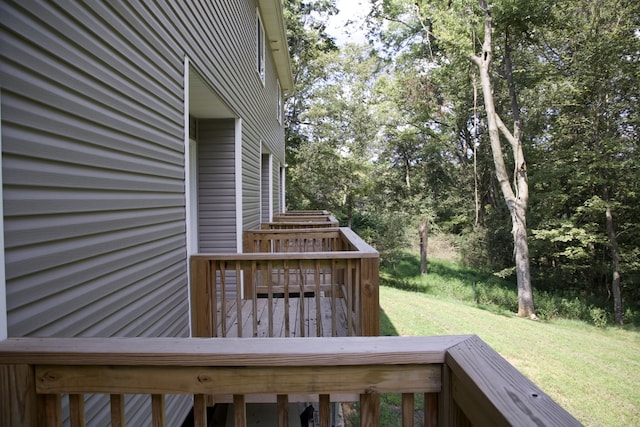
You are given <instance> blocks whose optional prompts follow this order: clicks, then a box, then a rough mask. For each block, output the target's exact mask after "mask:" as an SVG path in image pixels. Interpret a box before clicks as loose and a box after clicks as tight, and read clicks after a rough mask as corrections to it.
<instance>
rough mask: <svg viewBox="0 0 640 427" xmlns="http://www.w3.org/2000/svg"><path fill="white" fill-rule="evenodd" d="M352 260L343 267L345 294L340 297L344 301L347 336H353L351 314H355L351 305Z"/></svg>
mask: <svg viewBox="0 0 640 427" xmlns="http://www.w3.org/2000/svg"><path fill="white" fill-rule="evenodd" d="M352 270H353V260H351V259H349V260H347V266H346V267H345V274H346V276H347V277H346V279H347V292H346V294H345V295H343V296H342V297H343V298H344V299H345V303H346V304H345V305H346V307H347V308H346V310H347V312H346V313H345V314H346V316H347V336H349V337H351V336H354V335H355V333H354V332H353V313H354V312H355V307H354V304H353V302H354V301H353V279H352V278H353V271H352Z"/></svg>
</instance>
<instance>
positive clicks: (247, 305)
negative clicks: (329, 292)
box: [217, 296, 348, 338]
mask: <svg viewBox="0 0 640 427" xmlns="http://www.w3.org/2000/svg"><path fill="white" fill-rule="evenodd" d="M319 298H320V311H321V313H320V316H318V313H317V302H316V297H315V296H311V297H304V298H299V297H289V316H288V317H289V336H291V337H316V336H318V321H320V326H319V330H320V334H319V336H324V337H330V336H339V337H344V336H348V324H347V314H346V305H345V304H344V303H343V302H342V299H341V298H336V299H335V304H336V307H335V309H336V316H337V322H336V331H333V325H332V310H333V307H332V306H333V304H334V301H333V299H332V298H330V297H319ZM272 301H273V319H272V322H273V334H272V335H270V328H269V321H270V319H269V308H268V305H269V299H268V298H258V299H257V300H256V309H257V328H258V329H257V331H254V327H253V301H252V300H241V301H240V304H241V307H240V308H241V310H238V306H237V302H236V300H235V299H233V300H232V299H227V300H226V301H225V302H224V303H223V302H222V301H218V319H222V312H223V309H224V310H225V311H226V312H225V315H224V319H225V322H224V328H225V330H224V331H223V322H220V323H219V324H218V325H217V330H218V335H217V336H219V337H242V338H247V337H260V338H266V337H269V336H273V337H285V336H286V329H287V328H286V325H285V320H286V316H285V299H284V298H273V300H272ZM300 304H304V307H303V310H301V308H300ZM239 311H240V324H241V325H242V328H241V333H240V334H239V333H238V314H239V313H238V312H239ZM303 315H304V318H303V319H304V320H303V321H302V322H301V321H300V319H301V317H302V316H303Z"/></svg>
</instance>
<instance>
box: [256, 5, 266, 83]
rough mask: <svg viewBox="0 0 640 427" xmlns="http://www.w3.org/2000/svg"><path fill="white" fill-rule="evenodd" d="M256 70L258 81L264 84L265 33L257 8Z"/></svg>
mask: <svg viewBox="0 0 640 427" xmlns="http://www.w3.org/2000/svg"><path fill="white" fill-rule="evenodd" d="M256 71H257V72H258V76H260V81H262V84H263V85H264V82H265V77H266V66H265V33H264V26H263V25H262V18H261V17H260V10H259V9H258V8H256Z"/></svg>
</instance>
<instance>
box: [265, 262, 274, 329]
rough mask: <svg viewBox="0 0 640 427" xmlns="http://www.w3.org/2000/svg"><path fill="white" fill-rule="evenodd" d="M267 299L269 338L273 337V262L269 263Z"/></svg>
mask: <svg viewBox="0 0 640 427" xmlns="http://www.w3.org/2000/svg"><path fill="white" fill-rule="evenodd" d="M266 280H267V298H268V303H269V305H268V307H267V309H268V310H269V336H270V337H272V336H273V265H272V262H271V261H267V279H266Z"/></svg>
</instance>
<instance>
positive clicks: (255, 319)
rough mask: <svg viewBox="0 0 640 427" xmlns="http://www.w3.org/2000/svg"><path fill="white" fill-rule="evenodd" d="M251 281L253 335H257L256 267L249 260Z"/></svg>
mask: <svg viewBox="0 0 640 427" xmlns="http://www.w3.org/2000/svg"><path fill="white" fill-rule="evenodd" d="M249 280H251V281H252V286H251V300H252V304H253V310H252V312H253V336H254V337H257V336H258V291H257V288H258V269H257V267H256V262H255V261H251V277H250V279H249Z"/></svg>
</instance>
